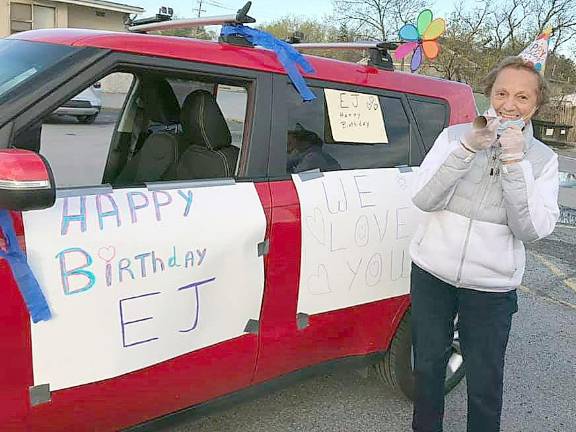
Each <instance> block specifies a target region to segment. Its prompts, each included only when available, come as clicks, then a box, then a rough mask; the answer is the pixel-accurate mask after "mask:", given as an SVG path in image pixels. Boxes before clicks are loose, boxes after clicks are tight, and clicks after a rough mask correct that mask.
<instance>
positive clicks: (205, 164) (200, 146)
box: [176, 90, 240, 180]
mask: <svg viewBox="0 0 576 432" xmlns="http://www.w3.org/2000/svg"><path fill="white" fill-rule="evenodd" d="M180 122H181V123H182V138H181V139H183V140H185V141H186V142H187V143H188V144H189V147H188V148H187V149H186V151H185V152H184V153H183V154H182V155H181V157H180V161H179V162H178V166H177V169H176V176H177V179H178V180H192V179H202V178H213V177H216V178H218V177H233V176H234V174H235V171H236V162H237V160H238V154H239V152H240V150H239V149H238V148H237V147H234V146H232V145H231V142H232V136H231V134H230V129H228V125H227V124H226V120H225V119H224V115H223V114H222V111H221V110H220V107H219V106H218V103H217V102H216V98H215V97H214V95H212V93H210V92H208V91H206V90H195V91H193V92H192V93H190V94H189V95H188V96H187V97H186V100H185V101H184V103H183V105H182V112H181V115H180Z"/></svg>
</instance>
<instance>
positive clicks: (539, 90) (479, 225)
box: [410, 57, 559, 432]
mask: <svg viewBox="0 0 576 432" xmlns="http://www.w3.org/2000/svg"><path fill="white" fill-rule="evenodd" d="M485 83H486V87H485V93H486V95H487V96H489V97H490V102H491V107H490V109H489V110H488V112H487V113H485V117H484V118H483V119H482V120H484V122H480V124H476V123H477V121H475V122H474V124H473V125H471V124H466V125H457V126H451V127H449V128H447V129H445V130H444V131H443V132H442V134H441V135H440V136H439V137H438V139H437V140H436V143H435V144H434V147H433V148H432V150H431V151H430V153H429V154H428V155H427V157H426V159H425V160H424V162H423V163H422V166H421V169H420V170H419V171H418V173H417V174H416V180H415V185H414V186H415V189H414V195H413V198H412V199H413V202H414V204H415V205H416V206H417V207H418V208H420V209H421V210H423V211H424V212H426V218H425V222H424V223H423V224H422V225H421V226H420V227H419V229H418V231H417V233H416V235H415V236H414V239H413V241H412V243H411V245H410V254H411V257H412V261H413V267H412V276H411V295H412V336H413V345H414V361H415V363H414V372H415V380H416V397H415V401H414V417H413V424H412V426H413V430H414V431H416V432H424V431H430V432H438V431H442V420H443V414H444V377H445V373H446V365H447V361H448V356H449V354H450V351H449V347H450V345H451V342H452V337H453V333H454V319H455V317H456V315H458V329H459V336H460V343H461V348H462V354H463V356H464V362H465V365H466V382H467V391H468V432H495V431H499V430H500V415H501V411H502V383H503V369H504V356H505V351H506V345H507V343H508V335H509V332H510V325H511V321H512V314H514V313H515V312H516V311H517V297H516V288H517V287H518V286H519V285H520V284H521V282H522V276H523V274H524V267H525V252H524V245H523V242H524V241H534V240H538V239H541V238H543V237H545V236H547V235H549V234H550V233H551V232H552V231H553V230H554V226H555V224H556V221H557V219H558V216H559V210H558V204H557V198H558V158H557V156H556V154H555V153H554V152H553V151H552V150H550V149H549V148H548V147H547V146H546V145H544V144H543V143H541V142H540V141H538V140H537V139H536V138H534V136H533V130H532V124H531V122H530V118H531V117H532V116H533V115H534V114H535V113H536V112H537V111H538V109H539V108H540V107H541V106H542V105H543V104H544V103H546V102H547V99H548V87H547V84H546V82H545V81H544V79H543V77H542V76H541V75H540V74H539V73H538V72H536V71H535V70H534V69H533V67H532V66H531V64H529V63H526V62H525V61H524V60H523V59H522V58H520V57H508V58H506V59H505V60H503V61H502V62H501V63H500V64H499V65H498V66H497V67H496V68H495V69H494V70H493V71H492V72H490V74H489V75H488V76H487V77H486V80H485ZM477 120H480V119H477Z"/></svg>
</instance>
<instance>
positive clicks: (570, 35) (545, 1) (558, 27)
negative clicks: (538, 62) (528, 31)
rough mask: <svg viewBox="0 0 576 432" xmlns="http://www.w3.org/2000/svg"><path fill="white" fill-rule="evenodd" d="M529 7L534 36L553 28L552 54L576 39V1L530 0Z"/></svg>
mask: <svg viewBox="0 0 576 432" xmlns="http://www.w3.org/2000/svg"><path fill="white" fill-rule="evenodd" d="M529 6H530V10H531V11H532V15H533V16H532V20H531V24H532V28H533V31H534V34H538V33H541V32H542V31H543V30H544V29H545V28H547V27H550V28H552V32H553V35H554V38H553V43H552V47H551V52H552V54H555V53H556V52H557V51H558V49H559V48H560V47H562V46H566V45H567V44H568V43H569V42H572V41H574V40H575V39H576V0H530V3H529Z"/></svg>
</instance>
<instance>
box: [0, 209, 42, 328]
mask: <svg viewBox="0 0 576 432" xmlns="http://www.w3.org/2000/svg"><path fill="white" fill-rule="evenodd" d="M0 228H1V229H2V232H3V233H4V239H5V240H6V251H3V250H0V257H2V258H4V259H5V260H6V261H8V264H9V265H10V268H11V269H12V274H13V276H14V279H15V280H16V283H17V284H18V288H19V289H20V293H22V297H23V298H24V302H25V303H26V306H27V307H28V312H29V313H30V316H31V317H32V321H33V322H35V323H37V322H39V321H48V320H49V319H50V318H52V313H51V312H50V307H49V306H48V302H47V301H46V298H45V297H44V293H43V292H42V289H41V288H40V285H39V284H38V281H37V280H36V278H35V277H34V273H32V270H31V269H30V266H29V265H28V262H27V261H26V255H24V252H22V249H20V245H19V244H18V237H16V232H15V231H14V225H13V223H12V217H11V216H10V213H9V212H8V210H5V209H0Z"/></svg>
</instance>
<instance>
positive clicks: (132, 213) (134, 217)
mask: <svg viewBox="0 0 576 432" xmlns="http://www.w3.org/2000/svg"><path fill="white" fill-rule="evenodd" d="M137 196H139V197H141V198H144V202H143V203H142V204H140V205H138V204H136V202H135V201H134V198H135V197H137ZM126 198H128V207H130V219H131V220H132V223H133V224H135V223H136V222H138V217H137V215H136V210H140V209H143V208H146V207H148V197H147V196H146V194H144V193H142V192H128V193H127V194H126Z"/></svg>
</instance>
